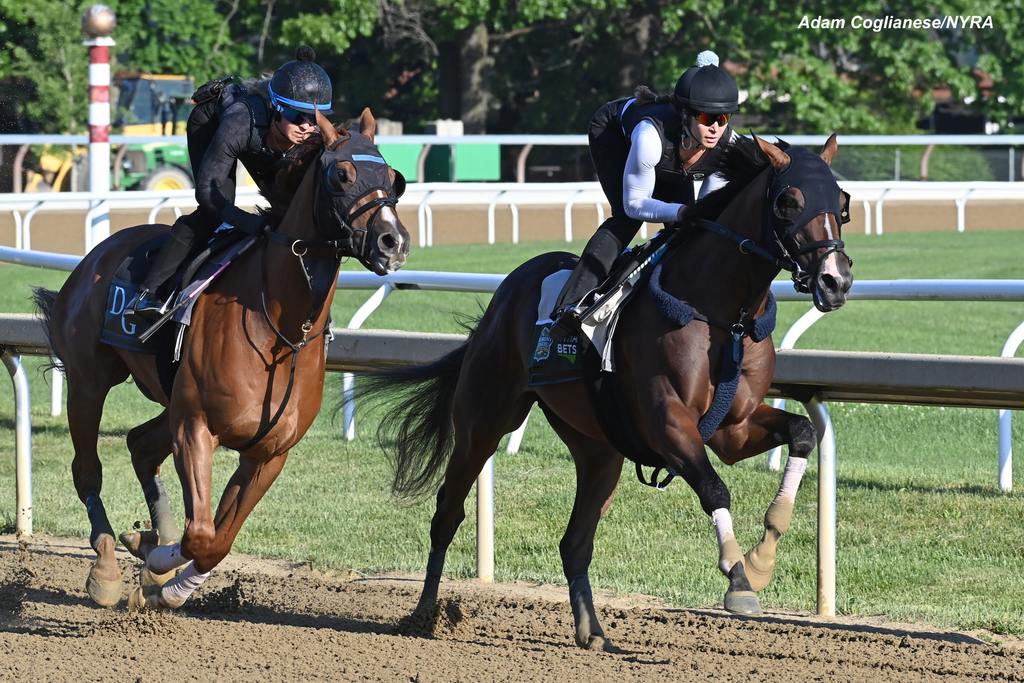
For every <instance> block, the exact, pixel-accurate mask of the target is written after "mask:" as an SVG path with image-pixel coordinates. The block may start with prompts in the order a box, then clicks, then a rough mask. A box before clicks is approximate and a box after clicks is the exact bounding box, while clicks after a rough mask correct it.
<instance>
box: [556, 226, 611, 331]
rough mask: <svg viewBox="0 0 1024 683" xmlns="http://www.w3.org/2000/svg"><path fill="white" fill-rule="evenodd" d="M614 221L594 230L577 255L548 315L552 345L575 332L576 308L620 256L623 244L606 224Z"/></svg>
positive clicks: (576, 322) (576, 329) (602, 279)
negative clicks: (576, 259) (552, 319)
mask: <svg viewBox="0 0 1024 683" xmlns="http://www.w3.org/2000/svg"><path fill="white" fill-rule="evenodd" d="M616 220H617V217H615V216H613V217H612V218H609V219H608V220H606V221H605V222H604V223H603V224H602V225H601V227H600V228H598V229H597V232H595V233H594V236H593V237H591V238H590V241H589V242H587V246H586V247H584V249H583V253H582V254H580V260H579V263H577V264H576V268H574V269H573V271H572V275H570V276H569V279H568V280H566V282H565V285H564V286H563V287H562V291H561V292H559V294H558V299H557V301H556V302H555V309H554V311H552V314H551V317H552V318H554V320H555V323H554V325H552V326H551V338H552V339H554V340H555V341H558V340H559V339H563V338H565V337H566V336H567V335H569V334H574V333H577V332H578V331H579V330H578V323H579V319H578V311H577V310H576V306H577V305H578V304H579V303H580V301H581V300H582V299H583V297H584V296H586V295H587V293H588V292H590V291H591V290H593V289H594V288H596V287H597V286H598V285H599V284H601V282H603V281H604V279H605V278H607V277H608V275H609V272H610V271H611V267H612V264H613V263H614V262H615V259H616V257H618V255H619V254H621V253H622V250H623V248H624V247H625V243H624V242H622V241H621V240H620V239H619V238H618V237H617V236H616V235H615V233H614V232H612V230H610V229H609V227H610V226H609V224H611V223H612V221H616ZM618 220H621V219H618Z"/></svg>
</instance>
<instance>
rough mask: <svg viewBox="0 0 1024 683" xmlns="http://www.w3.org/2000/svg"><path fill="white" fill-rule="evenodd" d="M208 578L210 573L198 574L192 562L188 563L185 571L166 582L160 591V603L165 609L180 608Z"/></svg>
mask: <svg viewBox="0 0 1024 683" xmlns="http://www.w3.org/2000/svg"><path fill="white" fill-rule="evenodd" d="M208 578H210V572H206V573H205V574H200V573H199V572H198V571H197V570H196V565H195V563H194V562H189V563H188V566H187V567H185V571H183V572H181V573H180V574H178V575H177V576H175V577H174V578H173V579H171V580H170V581H168V582H167V583H165V584H164V585H163V587H162V588H161V589H160V602H162V603H163V604H164V605H165V606H167V607H173V608H177V607H181V606H182V605H184V604H185V601H186V600H188V598H189V596H190V595H192V594H193V593H194V592H195V591H196V589H197V588H199V587H200V586H202V585H203V583H204V582H205V581H206V580H207V579H208Z"/></svg>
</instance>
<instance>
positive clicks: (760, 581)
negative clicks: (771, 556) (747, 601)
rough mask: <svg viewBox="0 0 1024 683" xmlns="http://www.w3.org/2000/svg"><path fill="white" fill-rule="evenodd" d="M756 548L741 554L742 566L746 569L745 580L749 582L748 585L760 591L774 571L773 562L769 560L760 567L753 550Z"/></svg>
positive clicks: (768, 581)
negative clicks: (765, 564) (764, 565)
mask: <svg viewBox="0 0 1024 683" xmlns="http://www.w3.org/2000/svg"><path fill="white" fill-rule="evenodd" d="M754 550H756V548H751V550H750V551H749V552H748V553H747V554H746V555H744V556H743V566H744V568H745V569H746V573H747V581H749V582H750V587H751V588H752V589H753V590H754V591H755V592H758V591H762V590H764V589H765V587H766V586H767V585H768V584H769V583H770V582H771V580H772V573H773V572H774V571H775V562H774V561H773V562H771V563H769V564H768V566H766V567H762V566H760V565H761V562H760V560H759V559H758V556H757V553H755V552H754Z"/></svg>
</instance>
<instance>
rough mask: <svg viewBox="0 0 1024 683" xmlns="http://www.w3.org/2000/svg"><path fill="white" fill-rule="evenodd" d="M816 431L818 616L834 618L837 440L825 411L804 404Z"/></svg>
mask: <svg viewBox="0 0 1024 683" xmlns="http://www.w3.org/2000/svg"><path fill="white" fill-rule="evenodd" d="M804 405H805V406H806V408H807V414H808V415H809V416H810V418H811V421H812V422H814V426H815V428H816V429H817V430H818V615H819V616H822V617H834V616H835V615H836V439H835V432H833V431H832V419H831V418H830V417H829V414H828V408H827V407H826V406H825V404H824V403H822V402H821V401H819V400H818V399H817V398H812V399H811V400H810V401H808V402H807V403H805V404H804Z"/></svg>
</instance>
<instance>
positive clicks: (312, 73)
mask: <svg viewBox="0 0 1024 683" xmlns="http://www.w3.org/2000/svg"><path fill="white" fill-rule="evenodd" d="M314 59H316V53H315V52H313V48H311V47H307V46H305V45H303V46H302V47H300V48H299V49H298V50H296V51H295V59H294V60H292V61H290V62H288V63H286V64H284V65H282V66H281V67H280V68H279V69H278V70H277V71H275V72H274V76H273V77H272V78H271V79H270V87H269V88H268V91H269V95H270V103H271V104H272V105H273V106H274V108H275V109H277V110H278V111H284V110H285V109H295V110H298V111H302V112H307V113H310V114H312V113H313V112H314V111H317V110H319V111H320V113H322V114H330V113H331V112H332V111H333V109H332V108H331V101H332V99H333V92H332V90H331V78H330V76H328V75H327V72H326V71H324V70H323V67H321V66H320V65H319V64H316V63H314V61H313V60H314Z"/></svg>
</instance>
